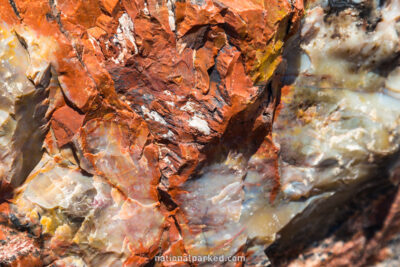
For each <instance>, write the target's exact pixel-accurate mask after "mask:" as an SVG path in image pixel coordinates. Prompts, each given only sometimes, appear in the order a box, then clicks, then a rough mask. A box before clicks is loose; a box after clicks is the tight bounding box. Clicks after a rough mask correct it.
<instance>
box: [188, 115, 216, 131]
mask: <svg viewBox="0 0 400 267" xmlns="http://www.w3.org/2000/svg"><path fill="white" fill-rule="evenodd" d="M201 117H202V116H201V115H198V114H195V115H194V116H193V117H192V118H190V120H189V126H190V127H193V128H195V129H197V130H199V131H200V132H202V133H203V134H206V135H209V134H210V131H211V130H210V127H208V123H207V121H206V120H204V119H202V118H201Z"/></svg>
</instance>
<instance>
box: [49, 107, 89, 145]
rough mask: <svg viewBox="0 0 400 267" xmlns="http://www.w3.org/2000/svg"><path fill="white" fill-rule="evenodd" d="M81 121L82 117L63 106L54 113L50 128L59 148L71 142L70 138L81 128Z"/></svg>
mask: <svg viewBox="0 0 400 267" xmlns="http://www.w3.org/2000/svg"><path fill="white" fill-rule="evenodd" d="M83 119H84V115H81V114H79V113H78V112H76V111H75V110H73V109H71V108H70V107H68V106H63V107H62V108H59V109H57V110H56V111H55V112H54V114H53V116H52V121H51V128H52V130H53V132H54V135H55V138H56V140H57V144H58V146H59V147H62V146H63V145H65V144H67V143H69V142H70V141H71V140H72V137H73V136H74V135H75V134H76V133H77V132H78V130H79V128H80V127H81V126H82V123H83Z"/></svg>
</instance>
